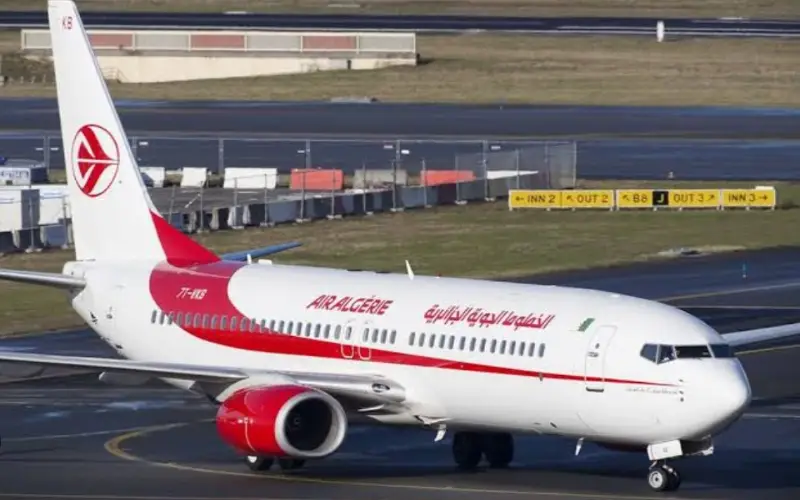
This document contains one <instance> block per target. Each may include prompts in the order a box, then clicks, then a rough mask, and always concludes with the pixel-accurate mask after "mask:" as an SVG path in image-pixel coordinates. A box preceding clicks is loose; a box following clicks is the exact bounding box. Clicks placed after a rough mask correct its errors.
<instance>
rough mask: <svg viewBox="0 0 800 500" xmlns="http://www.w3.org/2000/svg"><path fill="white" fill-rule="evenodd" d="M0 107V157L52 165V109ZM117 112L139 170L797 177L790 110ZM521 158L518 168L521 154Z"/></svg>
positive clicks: (224, 106) (372, 107)
mask: <svg viewBox="0 0 800 500" xmlns="http://www.w3.org/2000/svg"><path fill="white" fill-rule="evenodd" d="M0 102H2V104H3V108H4V111H3V113H2V114H0V156H2V155H4V156H8V157H21V158H34V159H40V160H43V161H49V164H50V165H51V167H52V168H56V169H58V168H63V161H64V160H63V152H62V149H61V138H60V132H59V122H58V110H57V107H56V103H55V101H54V100H52V99H6V100H3V101H0ZM117 106H118V110H119V113H120V116H121V119H122V121H123V124H124V126H125V127H126V130H127V132H128V135H129V137H130V138H131V140H132V142H133V143H134V145H135V147H136V153H137V155H138V157H139V161H140V164H141V165H145V166H147V165H149V166H164V167H167V168H170V169H177V168H182V167H183V166H200V167H206V168H208V169H211V170H212V171H215V172H218V171H221V169H222V168H224V167H225V166H235V167H275V168H279V169H280V170H281V171H288V170H290V169H292V168H302V167H305V166H306V165H307V164H311V165H312V166H314V167H321V168H340V169H343V170H345V171H346V172H352V171H354V170H357V169H360V168H363V167H366V168H370V169H386V168H391V167H392V162H394V161H395V160H396V156H397V152H398V150H399V151H400V152H401V154H400V157H401V166H402V167H403V168H406V169H408V170H409V171H410V172H412V173H416V172H419V171H420V170H421V169H422V166H423V162H424V164H425V168H427V169H448V170H450V169H467V168H473V167H475V165H476V164H477V163H478V162H479V159H480V158H481V157H482V156H481V155H482V154H483V153H484V152H486V153H493V155H490V157H491V160H490V163H491V164H493V165H496V166H497V168H500V169H511V170H513V169H515V168H516V166H515V161H516V160H514V157H513V154H514V153H513V152H514V151H516V150H524V149H531V148H533V149H536V150H537V153H535V154H533V155H529V156H530V157H535V158H544V157H545V156H547V155H550V157H551V158H556V157H560V156H558V155H562V153H560V152H559V150H558V148H563V147H567V148H568V149H569V150H570V151H573V150H575V151H577V162H576V165H577V171H578V176H579V177H581V178H590V179H591V178H593V179H599V178H603V179H622V178H625V179H666V178H668V177H669V176H670V175H672V177H673V178H676V179H705V180H722V179H726V180H735V179H739V180H764V179H769V180H796V179H798V178H800V173H799V172H800V171H798V169H796V168H792V165H794V164H795V163H796V161H797V158H800V111H799V110H791V109H788V110H778V109H721V108H630V107H590V106H506V105H495V106H490V105H487V106H478V105H465V106H456V105H440V104H431V105H423V104H384V103H373V104H342V103H339V104H333V103H269V102H148V101H120V102H118V103H117ZM48 134H49V135H50V136H51V141H50V143H49V145H46V144H45V143H44V137H45V136H46V135H48ZM220 139H224V140H223V141H222V142H220ZM398 140H399V143H398ZM306 141H309V142H308V143H307V142H306ZM542 141H549V142H548V144H547V146H545V145H544V143H543V142H542ZM565 141H566V143H565ZM571 141H574V142H575V146H574V149H573V146H572V145H571V144H569V143H570V142H571ZM559 144H560V145H559ZM398 145H399V147H398ZM307 146H308V148H309V151H310V154H309V158H308V159H307V158H306V154H305V150H306V147H307ZM545 147H546V148H547V150H545ZM543 151H548V153H547V154H545V153H544V152H543ZM504 152H505V153H506V154H505V156H503V155H502V154H501V153H504ZM521 158H522V161H523V163H524V162H525V161H526V160H525V158H526V156H525V154H523V155H522V156H521ZM565 158H566V157H565ZM570 158H571V157H570ZM570 158H567V159H566V160H564V161H571V159H570ZM530 161H534V160H530ZM535 161H539V162H540V163H541V161H540V160H535ZM542 161H543V160H542ZM526 166H531V165H527V164H523V165H522V167H526ZM533 166H534V167H536V165H533ZM756 166H757V167H758V168H755V167H756ZM538 168H541V165H539V167H538Z"/></svg>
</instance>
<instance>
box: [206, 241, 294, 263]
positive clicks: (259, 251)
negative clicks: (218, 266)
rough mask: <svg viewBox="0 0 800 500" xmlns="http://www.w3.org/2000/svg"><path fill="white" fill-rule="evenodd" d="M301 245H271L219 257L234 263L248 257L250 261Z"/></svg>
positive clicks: (290, 243)
mask: <svg viewBox="0 0 800 500" xmlns="http://www.w3.org/2000/svg"><path fill="white" fill-rule="evenodd" d="M301 244H302V243H300V242H298V241H292V242H289V243H281V244H279V245H272V246H268V247H263V248H254V249H252V250H242V251H240V252H232V253H226V254H223V255H220V258H221V259H222V260H234V261H246V260H247V258H248V257H250V258H251V259H258V258H260V257H266V256H267V255H273V254H276V253H278V252H284V251H286V250H291V249H292V248H297V247H299V246H300V245H301Z"/></svg>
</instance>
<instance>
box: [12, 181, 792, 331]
mask: <svg viewBox="0 0 800 500" xmlns="http://www.w3.org/2000/svg"><path fill="white" fill-rule="evenodd" d="M581 184H582V187H587V188H592V187H605V188H622V187H639V186H647V187H668V186H672V187H715V188H716V187H752V186H753V184H751V183H697V182H666V181H662V182H648V183H642V182H583V183H581ZM759 184H768V185H775V186H776V187H777V188H778V201H779V203H780V204H781V205H783V206H788V207H794V206H800V185H795V184H785V183H770V182H762V183H759ZM797 227H800V210H798V209H786V210H776V211H751V212H745V211H726V212H716V211H698V212H683V213H678V212H647V211H645V212H614V213H609V212H550V213H547V212H540V211H525V210H518V211H514V212H509V211H508V208H507V204H506V203H505V202H497V203H489V204H470V205H467V206H463V207H440V208H434V209H429V210H413V211H408V212H405V213H397V214H378V215H375V216H374V217H352V218H345V219H343V220H338V221H318V222H311V223H307V224H300V225H293V224H288V225H283V226H277V227H275V228H270V229H255V228H254V229H247V230H244V231H227V232H219V233H211V234H205V235H202V236H200V237H199V238H198V239H199V240H200V241H201V242H202V243H203V244H205V245H208V246H209V247H211V248H213V249H214V250H216V251H218V252H228V251H233V250H242V249H246V248H254V247H260V246H265V245H269V244H274V243H278V242H285V241H293V240H299V241H302V242H303V246H302V247H300V248H298V249H294V250H291V251H288V252H286V253H285V254H279V255H278V256H276V258H275V261H276V262H280V263H295V264H306V265H319V266H331V267H340V268H358V269H373V270H387V271H395V272H403V271H404V260H405V259H409V260H410V261H411V263H412V265H413V267H414V270H415V272H417V273H419V274H437V273H441V274H442V275H446V276H470V277H483V278H502V277H513V276H522V275H531V274H536V273H542V272H546V271H554V270H563V269H580V268H587V267H596V266H604V265H610V264H614V263H622V262H632V261H643V260H649V259H657V258H664V257H660V256H658V253H659V252H661V251H663V250H667V249H670V248H677V247H702V248H705V249H707V250H708V251H730V250H736V249H745V248H767V247H776V246H784V245H798V244H800V232H798V231H795V230H793V228H797ZM72 256H73V254H72V252H71V251H52V252H44V253H41V254H26V255H22V254H19V255H8V256H5V257H0V267H4V268H22V269H42V270H49V271H57V270H59V269H60V268H61V266H62V265H63V263H64V262H65V261H67V260H69V259H71V258H72ZM0 303H2V304H3V308H2V312H0V320H2V321H0V333H9V332H21V331H38V330H42V329H58V328H65V327H71V326H77V325H80V324H81V322H80V320H79V319H78V317H77V316H76V315H75V314H74V313H73V312H72V311H71V309H70V308H69V306H68V304H67V301H66V298H65V296H64V294H63V293H61V292H58V291H54V290H51V289H48V288H44V287H36V286H32V285H22V284H14V283H7V282H0Z"/></svg>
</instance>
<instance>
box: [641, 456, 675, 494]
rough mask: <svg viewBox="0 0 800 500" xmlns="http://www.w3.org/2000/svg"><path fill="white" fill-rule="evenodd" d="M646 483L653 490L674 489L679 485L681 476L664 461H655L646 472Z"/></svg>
mask: <svg viewBox="0 0 800 500" xmlns="http://www.w3.org/2000/svg"><path fill="white" fill-rule="evenodd" d="M647 484H649V485H650V488H652V489H653V490H655V491H675V490H677V489H678V488H679V487H680V485H681V476H680V475H679V474H678V471H676V470H675V469H674V468H672V467H671V466H669V465H668V464H667V463H666V462H656V463H654V464H653V465H651V466H650V472H648V473H647Z"/></svg>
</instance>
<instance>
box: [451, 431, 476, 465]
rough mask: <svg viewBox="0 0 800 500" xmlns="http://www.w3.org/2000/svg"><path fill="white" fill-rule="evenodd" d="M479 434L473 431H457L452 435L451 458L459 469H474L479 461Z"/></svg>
mask: <svg viewBox="0 0 800 500" xmlns="http://www.w3.org/2000/svg"><path fill="white" fill-rule="evenodd" d="M481 441H482V440H481V436H480V435H479V434H476V433H474V432H457V433H456V434H455V436H454V437H453V459H454V460H455V462H456V465H458V468H459V469H461V470H472V469H475V468H476V467H477V466H478V464H479V463H480V462H481V457H482V456H483V449H482V446H481V444H482V443H481Z"/></svg>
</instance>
